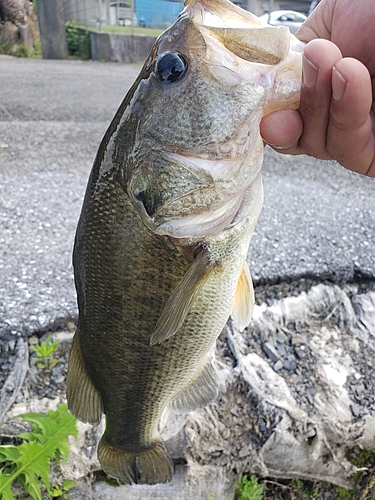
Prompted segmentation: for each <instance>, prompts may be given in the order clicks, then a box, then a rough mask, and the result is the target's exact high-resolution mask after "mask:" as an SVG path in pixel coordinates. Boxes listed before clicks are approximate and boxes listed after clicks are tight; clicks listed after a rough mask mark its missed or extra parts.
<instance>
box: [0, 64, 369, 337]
mask: <svg viewBox="0 0 375 500" xmlns="http://www.w3.org/2000/svg"><path fill="white" fill-rule="evenodd" d="M139 70H140V65H120V64H112V63H103V64H102V63H93V62H81V61H43V60H31V59H16V58H12V57H10V56H1V55H0V335H1V334H2V335H5V334H6V333H13V334H19V333H21V332H24V333H30V332H31V331H35V330H39V329H41V328H45V327H48V325H51V324H52V323H53V322H55V321H56V320H57V319H59V318H70V317H75V316H76V298H75V291H74V284H73V271H72V265H71V253H72V247H73V240H74V233H75V226H76V223H77V219H78V216H79V212H80V207H81V204H82V199H83V195H84V191H85V186H86V182H87V177H88V174H89V171H90V168H91V165H92V162H93V160H94V157H95V154H96V150H97V148H98V146H99V143H100V140H101V138H102V136H103V134H104V132H105V130H106V128H107V126H108V125H109V123H110V121H111V119H112V117H113V115H114V113H115V111H116V109H117V107H118V105H119V104H120V102H121V101H122V99H123V97H124V96H125V94H126V91H127V90H128V89H129V87H130V85H131V84H132V83H133V81H134V80H135V78H136V76H137V74H138V72H139ZM264 186H265V205H264V209H263V212H262V214H261V217H260V219H259V222H258V224H257V227H256V231H255V234H254V237H253V240H252V245H251V248H250V253H249V262H250V267H251V272H252V276H253V279H254V282H255V284H257V283H258V284H264V283H276V282H284V281H287V282H289V281H292V280H294V279H298V278H301V277H308V278H312V279H314V280H316V281H320V280H330V281H333V282H340V283H345V282H349V281H351V280H363V279H375V252H374V249H375V230H374V220H375V180H374V179H367V178H364V177H361V176H359V175H356V174H352V173H350V172H347V171H346V170H344V169H343V168H341V167H339V166H337V165H335V164H333V163H331V162H319V161H316V160H313V159H311V158H308V157H304V156H300V157H290V156H281V155H277V154H276V153H274V152H272V151H271V150H269V149H267V150H266V157H265V164H264Z"/></svg>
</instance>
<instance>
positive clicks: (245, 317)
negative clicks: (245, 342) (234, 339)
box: [232, 262, 254, 332]
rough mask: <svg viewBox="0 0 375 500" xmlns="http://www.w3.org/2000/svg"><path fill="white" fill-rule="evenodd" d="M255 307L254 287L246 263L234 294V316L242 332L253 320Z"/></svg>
mask: <svg viewBox="0 0 375 500" xmlns="http://www.w3.org/2000/svg"><path fill="white" fill-rule="evenodd" d="M253 309H254V288H253V282H252V280H251V276H250V271H249V266H248V265H247V262H245V263H244V265H243V268H242V272H241V275H240V278H239V280H238V283H237V288H236V293H235V295H234V306H233V312H232V316H233V319H234V322H235V324H236V326H237V327H238V329H239V330H240V332H242V331H243V330H245V328H246V327H247V326H248V324H249V323H250V321H251V318H252V316H253Z"/></svg>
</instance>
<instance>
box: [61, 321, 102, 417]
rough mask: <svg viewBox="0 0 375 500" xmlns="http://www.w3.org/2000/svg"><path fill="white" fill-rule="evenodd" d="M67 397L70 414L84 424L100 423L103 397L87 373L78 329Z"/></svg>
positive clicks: (69, 370)
mask: <svg viewBox="0 0 375 500" xmlns="http://www.w3.org/2000/svg"><path fill="white" fill-rule="evenodd" d="M66 397H67V400H68V407H69V410H70V412H71V413H72V414H73V415H74V416H75V417H77V418H78V419H79V420H81V421H82V422H88V423H90V424H92V425H97V424H99V423H100V420H101V418H102V413H103V403H102V397H101V395H100V393H99V391H98V390H97V389H96V387H95V386H94V384H93V383H92V381H91V379H90V377H89V376H88V374H87V372H86V368H85V365H84V361H83V357H82V353H81V347H80V344H79V330H78V329H77V331H76V333H75V335H74V339H73V346H72V350H71V352H70V359H69V367H68V376H67V381H66Z"/></svg>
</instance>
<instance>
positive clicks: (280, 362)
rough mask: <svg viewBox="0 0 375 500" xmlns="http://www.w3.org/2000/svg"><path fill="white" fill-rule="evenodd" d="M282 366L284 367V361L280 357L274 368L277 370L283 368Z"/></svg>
mask: <svg viewBox="0 0 375 500" xmlns="http://www.w3.org/2000/svg"><path fill="white" fill-rule="evenodd" d="M282 367H283V362H282V361H281V360H280V359H279V361H276V363H275V364H274V365H273V369H274V370H275V372H278V371H279V370H281V368H282Z"/></svg>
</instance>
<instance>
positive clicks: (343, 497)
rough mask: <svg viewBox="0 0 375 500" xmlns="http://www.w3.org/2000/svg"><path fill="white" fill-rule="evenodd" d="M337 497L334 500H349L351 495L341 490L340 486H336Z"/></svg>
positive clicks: (343, 489)
mask: <svg viewBox="0 0 375 500" xmlns="http://www.w3.org/2000/svg"><path fill="white" fill-rule="evenodd" d="M336 492H337V497H336V500H350V498H351V496H352V495H351V493H350V491H348V490H346V489H345V488H341V486H336Z"/></svg>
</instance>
